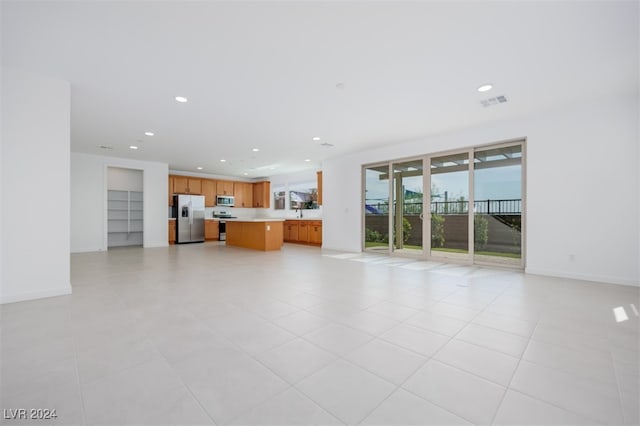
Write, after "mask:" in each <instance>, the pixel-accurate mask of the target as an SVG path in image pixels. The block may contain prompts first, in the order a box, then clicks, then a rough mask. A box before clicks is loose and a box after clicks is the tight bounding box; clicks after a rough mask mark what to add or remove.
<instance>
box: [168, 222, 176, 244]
mask: <svg viewBox="0 0 640 426" xmlns="http://www.w3.org/2000/svg"><path fill="white" fill-rule="evenodd" d="M175 243H176V221H175V220H170V221H169V244H175Z"/></svg>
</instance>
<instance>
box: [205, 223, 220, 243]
mask: <svg viewBox="0 0 640 426" xmlns="http://www.w3.org/2000/svg"><path fill="white" fill-rule="evenodd" d="M204 239H205V240H207V241H209V240H219V239H220V222H218V221H217V220H205V221H204Z"/></svg>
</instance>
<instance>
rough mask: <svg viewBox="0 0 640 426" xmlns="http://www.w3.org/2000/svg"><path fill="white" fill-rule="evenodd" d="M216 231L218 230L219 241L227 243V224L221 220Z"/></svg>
mask: <svg viewBox="0 0 640 426" xmlns="http://www.w3.org/2000/svg"><path fill="white" fill-rule="evenodd" d="M218 229H219V230H220V241H227V222H226V221H224V220H221V221H220V223H219V224H218Z"/></svg>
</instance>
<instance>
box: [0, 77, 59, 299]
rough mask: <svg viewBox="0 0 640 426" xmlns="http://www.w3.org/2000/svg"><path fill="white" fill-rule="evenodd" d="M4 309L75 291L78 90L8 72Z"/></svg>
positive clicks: (4, 111) (4, 154)
mask: <svg viewBox="0 0 640 426" xmlns="http://www.w3.org/2000/svg"><path fill="white" fill-rule="evenodd" d="M1 98H2V157H1V162H2V163H1V165H2V167H1V175H2V177H1V178H0V184H1V186H2V192H1V193H0V194H1V198H0V199H1V200H2V201H1V203H2V204H1V205H0V210H1V211H2V225H1V226H2V243H1V245H2V249H1V256H2V260H1V266H2V268H1V272H0V276H1V279H0V303H9V302H16V301H20V300H28V299H35V298H40V297H49V296H57V295H62V294H69V293H71V285H70V272H69V146H70V124H69V122H70V86H69V83H68V82H66V81H60V80H53V79H50V78H45V77H42V76H38V75H35V74H31V73H25V72H21V71H18V70H14V69H11V68H4V69H3V73H2V96H1Z"/></svg>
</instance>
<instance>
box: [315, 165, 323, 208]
mask: <svg viewBox="0 0 640 426" xmlns="http://www.w3.org/2000/svg"><path fill="white" fill-rule="evenodd" d="M316 178H317V184H318V205H319V206H321V205H322V170H320V171H319V172H316Z"/></svg>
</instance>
